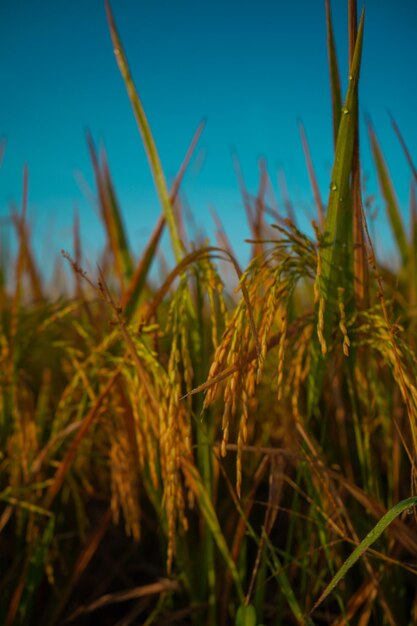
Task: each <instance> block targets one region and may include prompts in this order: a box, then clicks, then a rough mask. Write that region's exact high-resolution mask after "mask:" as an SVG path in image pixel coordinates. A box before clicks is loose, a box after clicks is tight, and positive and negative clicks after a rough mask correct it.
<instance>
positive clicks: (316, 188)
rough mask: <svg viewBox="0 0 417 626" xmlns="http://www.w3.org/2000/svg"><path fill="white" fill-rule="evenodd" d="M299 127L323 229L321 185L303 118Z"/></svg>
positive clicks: (322, 228) (323, 215)
mask: <svg viewBox="0 0 417 626" xmlns="http://www.w3.org/2000/svg"><path fill="white" fill-rule="evenodd" d="M298 127H299V129H300V135H301V141H302V144H303V150H304V156H305V160H306V164H307V171H308V176H309V178H310V183H311V187H312V190H313V195H314V201H315V203H316V207H317V212H318V218H319V225H320V228H321V230H324V224H325V211H324V206H323V202H322V199H321V196H320V190H319V185H318V183H317V178H316V173H315V171H314V167H313V162H312V160H311V155H310V148H309V145H308V141H307V136H306V133H305V130H304V126H303V123H302V121H301V120H300V121H299V122H298Z"/></svg>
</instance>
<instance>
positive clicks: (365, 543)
mask: <svg viewBox="0 0 417 626" xmlns="http://www.w3.org/2000/svg"><path fill="white" fill-rule="evenodd" d="M416 504H417V496H412V497H411V498H407V499H406V500H401V502H398V504H396V505H395V506H393V507H392V508H391V509H390V510H389V511H387V513H385V515H384V516H383V517H381V519H380V520H379V522H378V523H377V524H376V525H375V526H374V528H373V529H372V530H371V531H370V532H369V533H368V534H367V535H366V537H365V538H364V539H363V540H362V541H361V542H360V544H359V545H358V547H357V548H355V550H354V551H353V552H352V554H351V555H350V556H349V557H348V558H347V559H346V561H345V562H344V563H343V565H342V567H341V568H340V569H339V570H338V572H337V573H336V574H335V576H334V577H333V578H332V580H331V581H330V583H329V584H328V585H327V587H326V589H325V590H324V591H323V593H322V594H321V596H320V598H319V599H318V600H317V602H316V603H315V604H314V606H313V608H312V610H311V613H313V611H315V610H316V609H317V607H318V606H319V605H320V604H321V603H322V602H323V601H324V600H325V599H326V598H327V596H328V595H329V594H330V593H331V592H332V591H333V589H334V588H335V587H336V585H337V584H338V583H339V582H340V581H341V580H342V578H343V577H344V576H345V575H346V573H347V572H348V570H349V569H350V568H351V567H352V566H353V565H355V563H356V561H358V560H359V559H360V558H361V556H362V555H363V554H364V552H366V550H367V549H368V548H369V547H370V546H371V545H372V544H373V543H375V541H376V540H377V539H378V538H379V537H380V536H381V535H382V533H383V532H384V530H385V529H386V528H387V527H388V526H389V525H390V524H391V522H393V521H394V520H395V519H396V518H397V517H398V516H399V515H401V513H403V512H404V511H405V510H407V509H409V508H410V507H414V506H416Z"/></svg>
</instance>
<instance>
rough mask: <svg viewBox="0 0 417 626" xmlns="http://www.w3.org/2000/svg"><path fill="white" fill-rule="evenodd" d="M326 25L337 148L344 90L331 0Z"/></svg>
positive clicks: (334, 132)
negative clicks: (338, 60) (341, 82)
mask: <svg viewBox="0 0 417 626" xmlns="http://www.w3.org/2000/svg"><path fill="white" fill-rule="evenodd" d="M326 26H327V53H328V57H329V70H330V88H331V93H332V111H333V142H334V147H335V149H336V143H337V134H338V132H339V124H340V117H341V114H342V90H341V87H340V75H339V66H338V62H337V54H336V44H335V40H334V33H333V22H332V14H331V9H330V0H326Z"/></svg>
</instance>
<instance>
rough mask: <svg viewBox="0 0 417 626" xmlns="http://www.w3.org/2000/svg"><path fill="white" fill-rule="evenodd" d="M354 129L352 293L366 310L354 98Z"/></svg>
mask: <svg viewBox="0 0 417 626" xmlns="http://www.w3.org/2000/svg"><path fill="white" fill-rule="evenodd" d="M348 9H349V67H350V66H351V64H352V62H353V54H354V50H355V44H356V37H357V10H356V0H349V3H348ZM353 108H354V116H355V129H354V134H355V136H354V141H353V155H352V212H353V276H354V284H353V291H354V296H355V304H356V307H357V308H359V309H363V308H366V307H367V306H368V301H369V293H368V264H367V258H366V248H365V236H364V229H363V223H362V215H363V207H362V194H361V166H360V158H359V119H358V109H359V97H358V91H356V94H355V98H354V104H353Z"/></svg>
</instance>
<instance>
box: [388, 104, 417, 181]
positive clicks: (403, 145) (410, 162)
mask: <svg viewBox="0 0 417 626" xmlns="http://www.w3.org/2000/svg"><path fill="white" fill-rule="evenodd" d="M391 124H392V127H393V129H394V131H395V134H396V135H397V137H398V140H399V142H400V144H401V148H402V149H403V152H404V154H405V158H406V159H407V162H408V165H409V166H410V169H411V172H412V174H413V177H414V181H415V182H416V183H417V169H416V166H415V165H414V163H413V159H412V157H411V154H410V151H409V149H408V148H407V144H406V143H405V141H404V137H403V136H402V134H401V132H400V129H399V128H398V125H397V123H396V121H395V120H394V118H393V117H392V115H391Z"/></svg>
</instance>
